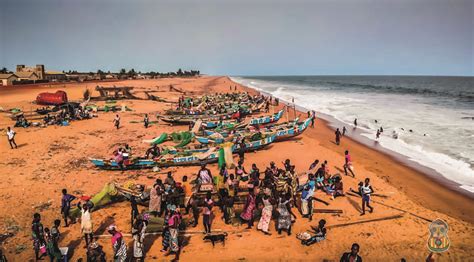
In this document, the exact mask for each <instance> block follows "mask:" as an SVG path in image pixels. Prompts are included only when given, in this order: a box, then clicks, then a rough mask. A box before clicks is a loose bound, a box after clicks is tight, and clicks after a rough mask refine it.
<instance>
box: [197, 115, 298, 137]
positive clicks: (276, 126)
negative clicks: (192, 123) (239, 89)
mask: <svg viewBox="0 0 474 262" xmlns="http://www.w3.org/2000/svg"><path fill="white" fill-rule="evenodd" d="M298 121H299V118H296V119H294V120H292V121H289V122H283V123H272V124H270V125H265V126H264V127H261V128H260V129H261V130H268V129H274V130H277V129H282V128H289V127H293V126H295V125H296V124H298V123H299V122H298ZM300 124H301V123H300ZM256 130H257V129H256V128H255V127H253V126H249V125H246V126H243V127H240V128H236V129H234V132H231V130H226V129H224V128H216V129H205V130H204V131H203V135H204V136H215V135H216V134H217V136H222V137H228V136H229V135H230V134H231V133H236V134H240V133H248V132H255V131H256Z"/></svg>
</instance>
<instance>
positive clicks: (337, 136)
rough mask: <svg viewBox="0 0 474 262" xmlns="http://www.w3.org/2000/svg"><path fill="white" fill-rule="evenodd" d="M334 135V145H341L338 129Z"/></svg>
mask: <svg viewBox="0 0 474 262" xmlns="http://www.w3.org/2000/svg"><path fill="white" fill-rule="evenodd" d="M334 134H335V135H336V145H339V144H340V143H341V131H339V128H337V129H336V132H335V133H334Z"/></svg>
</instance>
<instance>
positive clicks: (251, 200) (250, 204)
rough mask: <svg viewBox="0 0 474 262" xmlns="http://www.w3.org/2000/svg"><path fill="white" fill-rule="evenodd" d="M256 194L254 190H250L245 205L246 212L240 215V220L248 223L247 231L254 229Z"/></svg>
mask: <svg viewBox="0 0 474 262" xmlns="http://www.w3.org/2000/svg"><path fill="white" fill-rule="evenodd" d="M255 200H256V198H255V193H254V189H253V188H249V194H248V196H247V201H246V203H245V207H244V212H242V214H240V218H241V219H242V220H243V221H246V222H247V229H250V228H252V226H253V212H254V211H255V208H256V204H255Z"/></svg>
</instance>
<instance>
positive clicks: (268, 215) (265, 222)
mask: <svg viewBox="0 0 474 262" xmlns="http://www.w3.org/2000/svg"><path fill="white" fill-rule="evenodd" d="M262 202H263V210H262V216H261V217H260V221H259V222H258V225H257V229H258V230H261V231H262V232H263V233H265V234H266V235H271V234H270V232H268V226H269V225H270V220H271V219H272V211H273V204H272V202H271V198H270V196H269V195H267V194H266V195H264V196H263V198H262Z"/></svg>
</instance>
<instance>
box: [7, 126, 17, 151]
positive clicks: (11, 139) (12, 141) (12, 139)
mask: <svg viewBox="0 0 474 262" xmlns="http://www.w3.org/2000/svg"><path fill="white" fill-rule="evenodd" d="M15 135H16V133H15V131H13V129H11V128H10V127H7V137H8V143H9V144H10V147H11V148H12V149H13V145H15V148H18V146H17V145H16V143H15Z"/></svg>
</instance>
